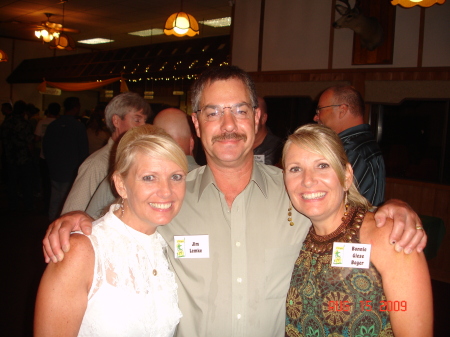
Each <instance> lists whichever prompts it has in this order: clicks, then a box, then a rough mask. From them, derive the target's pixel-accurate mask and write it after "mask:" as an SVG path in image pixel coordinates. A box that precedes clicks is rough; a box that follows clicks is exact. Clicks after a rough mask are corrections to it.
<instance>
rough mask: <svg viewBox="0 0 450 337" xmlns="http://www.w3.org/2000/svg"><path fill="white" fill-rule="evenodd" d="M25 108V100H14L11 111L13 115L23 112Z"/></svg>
mask: <svg viewBox="0 0 450 337" xmlns="http://www.w3.org/2000/svg"><path fill="white" fill-rule="evenodd" d="M26 108H27V103H25V101H22V100H19V101H16V102H14V106H13V112H12V113H13V114H15V115H20V114H23V113H24V112H25V109H26Z"/></svg>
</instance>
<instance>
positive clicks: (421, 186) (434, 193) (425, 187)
mask: <svg viewBox="0 0 450 337" xmlns="http://www.w3.org/2000/svg"><path fill="white" fill-rule="evenodd" d="M392 198H395V199H400V200H403V201H406V202H407V203H409V204H410V205H411V207H412V208H413V209H414V210H415V211H416V212H417V213H418V214H423V215H429V216H435V217H439V218H441V219H443V220H444V223H445V228H446V233H445V237H444V240H443V242H442V244H441V246H440V248H439V251H438V255H437V256H436V257H435V258H433V259H431V260H429V261H428V267H429V268H430V274H431V277H432V278H433V279H435V280H439V281H444V282H448V283H450V186H446V185H438V184H430V183H423V182H417V181H410V180H402V179H394V178H387V179H386V200H387V199H392Z"/></svg>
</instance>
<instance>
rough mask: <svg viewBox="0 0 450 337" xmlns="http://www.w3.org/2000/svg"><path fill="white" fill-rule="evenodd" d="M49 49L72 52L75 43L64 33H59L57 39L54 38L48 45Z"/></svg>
mask: <svg viewBox="0 0 450 337" xmlns="http://www.w3.org/2000/svg"><path fill="white" fill-rule="evenodd" d="M49 45H50V48H51V49H61V50H67V51H72V50H74V49H75V41H74V40H73V38H72V37H71V36H69V35H67V34H66V33H60V34H59V36H58V37H57V38H54V39H53V40H52V41H50V43H49Z"/></svg>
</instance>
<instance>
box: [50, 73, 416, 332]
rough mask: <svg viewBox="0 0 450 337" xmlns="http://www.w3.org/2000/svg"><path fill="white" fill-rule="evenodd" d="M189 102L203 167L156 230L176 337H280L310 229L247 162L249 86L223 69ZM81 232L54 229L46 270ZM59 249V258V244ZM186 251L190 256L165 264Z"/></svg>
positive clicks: (200, 83)
mask: <svg viewBox="0 0 450 337" xmlns="http://www.w3.org/2000/svg"><path fill="white" fill-rule="evenodd" d="M192 101H193V102H192V105H193V111H195V113H194V114H193V121H194V124H195V127H196V131H197V135H198V136H199V137H200V138H201V140H202V144H203V147H204V149H205V153H206V158H207V165H206V166H203V167H201V168H199V169H196V170H194V171H192V172H190V173H189V175H188V177H187V183H186V196H185V201H184V204H183V207H182V209H181V211H180V213H179V214H178V215H177V217H176V218H175V219H174V220H173V221H172V222H171V223H170V224H168V225H167V226H160V227H159V228H158V231H159V232H160V233H161V235H162V236H163V237H164V238H165V240H166V241H167V242H168V244H169V248H170V249H169V252H168V256H169V258H170V261H171V264H172V266H173V268H174V270H175V272H176V275H177V282H178V294H179V304H180V309H181V311H182V313H183V317H182V319H181V321H180V324H179V327H178V331H177V336H183V337H187V336H189V337H191V336H200V337H213V336H224V337H229V336H233V337H244V336H248V337H252V336H267V337H274V336H284V325H285V311H286V309H285V301H286V293H287V289H288V287H289V282H290V277H291V273H292V269H293V265H294V262H295V259H296V258H297V256H298V253H299V251H300V247H301V244H302V242H303V239H304V237H305V235H306V232H307V231H308V229H309V226H310V222H309V220H307V219H306V218H305V217H303V216H301V215H300V214H298V213H296V212H293V214H292V221H288V208H289V199H288V197H287V195H286V192H285V189H284V184H283V179H282V178H283V176H282V172H281V170H279V169H277V168H276V167H272V166H265V165H261V164H258V163H255V162H254V160H253V152H252V146H253V142H254V138H255V133H256V131H257V128H258V120H259V114H260V110H259V108H257V96H256V92H255V89H254V84H253V82H252V81H251V80H250V78H249V76H248V75H247V74H246V73H245V72H244V71H242V70H240V69H239V68H236V67H232V66H224V67H220V68H209V69H208V70H206V71H205V72H204V73H203V74H202V75H201V76H200V78H199V79H198V80H197V82H196V83H195V84H194V87H193V99H192ZM392 204H394V206H392ZM398 204H399V202H398V203H397V205H398ZM392 212H396V214H395V216H396V217H403V216H405V214H407V216H409V217H411V221H410V222H411V223H410V225H409V227H412V228H409V229H408V230H407V231H406V232H408V235H406V236H407V238H406V240H405V241H407V242H408V241H409V244H411V247H414V248H415V247H416V245H417V244H418V243H419V241H421V239H422V238H423V233H422V232H423V231H420V230H419V231H417V230H416V229H415V228H414V226H415V224H416V222H418V221H419V220H418V218H417V216H416V215H415V213H414V212H411V211H409V210H407V211H406V212H405V207H400V208H399V207H395V203H391V207H389V206H385V208H384V212H383V211H379V213H380V216H386V215H387V214H391V213H392ZM403 220H405V219H404V218H403ZM291 222H292V223H293V225H291ZM88 223H89V221H88V219H87V218H86V216H85V215H84V213H76V214H74V213H72V214H71V215H70V216H69V215H66V216H64V217H63V218H60V219H59V220H58V221H56V222H54V223H53V224H52V225H51V226H50V228H49V230H48V232H47V238H46V239H45V240H44V246H45V249H46V251H47V254H48V255H47V256H46V260H47V261H49V260H50V259H52V260H53V261H54V262H56V261H58V260H61V259H62V258H63V256H64V254H63V252H62V251H61V249H60V247H61V245H60V241H59V238H60V237H59V234H60V233H59V232H57V231H58V230H59V228H60V227H61V225H63V226H62V227H63V228H64V230H65V231H66V232H67V231H69V232H70V231H71V230H72V229H76V230H77V229H80V228H82V229H83V231H84V232H85V233H89V232H90V226H89V225H88ZM401 230H402V229H401ZM406 232H405V233H406ZM174 236H177V237H176V238H174ZM398 236H400V235H398ZM205 238H206V239H205ZM411 238H413V239H412V240H410V239H411ZM175 240H177V244H175V245H174V241H175ZM189 240H190V241H193V242H197V243H194V244H192V245H190V246H186V247H184V251H181V250H180V243H181V242H188V241H189ZM201 240H203V241H202V243H200V247H201V248H202V249H198V248H199V246H198V242H200V241H201ZM424 240H425V239H424ZM205 242H206V243H205ZM61 243H62V246H63V248H64V251H68V248H69V246H68V235H67V234H63V233H62V234H61ZM402 244H403V242H402ZM424 245H425V242H424V241H423V242H422V243H421V244H419V246H418V247H419V249H422V248H423V247H424ZM192 246H195V247H192ZM408 247H409V245H408ZM199 250H203V251H202V252H200V253H198V251H199ZM206 250H209V254H206ZM187 251H193V252H194V253H193V254H191V255H194V254H198V255H197V257H196V258H195V257H192V256H191V257H181V258H175V254H176V255H177V256H180V255H181V256H183V254H184V252H186V253H187Z"/></svg>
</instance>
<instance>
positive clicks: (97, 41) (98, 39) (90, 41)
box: [78, 37, 114, 44]
mask: <svg viewBox="0 0 450 337" xmlns="http://www.w3.org/2000/svg"><path fill="white" fill-rule="evenodd" d="M109 42H114V40H110V39H104V38H101V37H96V38H94V39H87V40H79V41H78V43H84V44H102V43H109Z"/></svg>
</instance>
